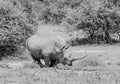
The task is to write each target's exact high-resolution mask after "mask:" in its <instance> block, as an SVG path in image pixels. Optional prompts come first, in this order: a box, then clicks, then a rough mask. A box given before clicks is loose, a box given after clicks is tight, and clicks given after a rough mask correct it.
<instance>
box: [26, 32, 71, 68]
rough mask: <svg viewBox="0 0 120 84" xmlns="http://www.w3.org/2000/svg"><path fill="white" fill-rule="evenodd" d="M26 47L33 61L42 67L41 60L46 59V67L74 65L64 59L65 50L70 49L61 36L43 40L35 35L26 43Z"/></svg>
mask: <svg viewBox="0 0 120 84" xmlns="http://www.w3.org/2000/svg"><path fill="white" fill-rule="evenodd" d="M26 46H27V49H28V51H29V52H30V54H31V56H32V58H33V60H34V61H35V62H37V63H38V64H39V65H40V67H43V66H44V65H43V64H42V63H41V60H40V59H44V62H45V66H46V67H49V66H54V65H56V64H57V63H63V64H68V65H72V61H70V60H68V59H67V58H65V57H64V50H65V49H67V48H68V46H67V44H66V41H65V39H63V38H62V37H60V36H55V37H53V38H49V39H48V38H42V37H40V36H39V35H37V34H35V35H33V36H31V37H30V38H29V39H28V40H27V41H26Z"/></svg>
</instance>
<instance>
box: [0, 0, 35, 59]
mask: <svg viewBox="0 0 120 84" xmlns="http://www.w3.org/2000/svg"><path fill="white" fill-rule="evenodd" d="M0 5H1V6H0V58H2V57H5V56H16V53H20V52H22V50H23V49H24V46H25V41H26V39H27V38H28V37H29V36H30V35H31V34H32V33H33V30H32V29H31V27H32V26H31V25H29V23H28V21H27V19H26V18H25V14H24V13H22V11H20V10H19V9H18V8H17V6H16V5H12V4H11V2H9V1H3V2H2V3H0Z"/></svg>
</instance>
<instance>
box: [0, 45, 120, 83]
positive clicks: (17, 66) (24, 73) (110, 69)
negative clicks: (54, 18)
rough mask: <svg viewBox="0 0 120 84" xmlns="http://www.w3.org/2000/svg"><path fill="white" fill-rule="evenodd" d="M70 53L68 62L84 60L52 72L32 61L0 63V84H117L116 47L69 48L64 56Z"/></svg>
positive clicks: (119, 53)
mask: <svg viewBox="0 0 120 84" xmlns="http://www.w3.org/2000/svg"><path fill="white" fill-rule="evenodd" d="M70 53H71V54H72V56H71V58H78V57H82V56H86V57H85V58H83V59H80V60H77V61H74V62H73V65H72V66H70V67H69V66H63V65H61V64H59V65H58V66H57V67H54V68H40V67H39V66H38V65H37V64H35V63H33V61H32V60H27V61H25V60H21V61H20V60H19V61H17V60H14V61H13V60H12V61H11V60H3V61H1V62H0V84H120V44H117V45H91V46H90V45H86V46H77V47H71V48H69V50H67V51H66V54H65V56H66V57H67V56H69V54H70ZM24 55H25V54H24Z"/></svg>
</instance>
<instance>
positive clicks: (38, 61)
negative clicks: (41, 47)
mask: <svg viewBox="0 0 120 84" xmlns="http://www.w3.org/2000/svg"><path fill="white" fill-rule="evenodd" d="M32 58H33V60H34V61H35V63H37V64H39V65H40V67H41V68H43V67H44V65H43V64H42V62H41V60H40V59H39V58H37V57H35V56H33V55H32Z"/></svg>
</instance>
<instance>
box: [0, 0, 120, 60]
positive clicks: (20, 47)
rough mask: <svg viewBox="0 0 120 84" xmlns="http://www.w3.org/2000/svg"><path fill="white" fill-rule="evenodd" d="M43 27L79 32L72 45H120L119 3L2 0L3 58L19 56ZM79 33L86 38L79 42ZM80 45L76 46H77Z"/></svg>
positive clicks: (102, 0)
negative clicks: (64, 28)
mask: <svg viewBox="0 0 120 84" xmlns="http://www.w3.org/2000/svg"><path fill="white" fill-rule="evenodd" d="M40 23H44V24H53V25H56V24H57V25H62V26H65V27H66V29H67V31H68V32H77V35H76V38H75V39H73V40H71V41H72V45H80V44H88V43H89V44H101V43H103V44H106V43H108V44H112V43H116V42H119V40H120V39H119V36H120V35H119V34H120V33H119V32H120V1H119V0H0V57H1V58H2V57H6V56H18V54H20V53H21V52H22V51H24V50H25V42H26V39H27V38H28V37H30V36H31V35H32V34H34V32H35V29H36V28H37V26H38V25H39V24H40ZM79 30H82V31H84V32H85V34H86V35H87V37H85V38H82V39H79V32H78V31H79ZM76 43H77V44H76Z"/></svg>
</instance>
